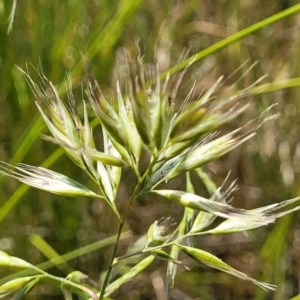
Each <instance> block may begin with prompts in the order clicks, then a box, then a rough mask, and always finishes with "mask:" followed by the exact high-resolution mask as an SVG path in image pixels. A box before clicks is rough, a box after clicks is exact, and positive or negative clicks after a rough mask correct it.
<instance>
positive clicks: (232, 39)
mask: <svg viewBox="0 0 300 300" xmlns="http://www.w3.org/2000/svg"><path fill="white" fill-rule="evenodd" d="M299 11H300V4H297V5H294V6H292V7H290V8H288V9H286V10H283V11H281V12H279V13H277V14H275V15H272V16H271V17H269V18H266V19H264V20H262V21H259V22H257V23H255V24H253V25H251V26H249V27H247V28H245V29H242V30H240V31H238V32H236V33H234V34H232V35H230V36H229V37H227V38H225V39H222V40H221V41H219V42H217V43H215V44H213V45H212V46H210V47H207V48H206V49H204V50H202V51H200V52H198V53H197V54H194V55H193V56H191V57H189V58H187V59H186V60H184V61H183V62H181V63H180V64H179V65H177V66H174V67H172V68H170V69H169V70H167V71H166V72H164V73H163V74H162V75H161V79H165V78H166V77H167V75H168V74H175V73H177V72H179V71H180V70H183V69H184V68H185V67H186V66H188V65H189V64H194V63H195V62H198V61H199V60H201V59H203V58H205V57H207V56H208V55H210V54H212V53H214V52H216V51H219V50H221V49H223V48H225V47H227V46H229V45H230V44H233V43H236V42H238V41H239V40H241V39H243V38H245V37H246V36H248V35H250V34H252V33H253V32H255V31H257V30H259V29H262V28H264V27H266V26H268V25H271V24H273V23H276V22H278V21H280V20H283V19H285V18H288V17H290V16H292V15H294V14H296V13H298V12H299Z"/></svg>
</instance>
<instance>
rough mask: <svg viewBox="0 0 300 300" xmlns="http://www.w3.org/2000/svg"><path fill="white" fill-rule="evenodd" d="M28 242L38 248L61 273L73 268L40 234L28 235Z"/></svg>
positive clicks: (66, 272) (68, 271)
mask: <svg viewBox="0 0 300 300" xmlns="http://www.w3.org/2000/svg"><path fill="white" fill-rule="evenodd" d="M29 240H30V242H31V243H32V244H33V245H34V246H35V247H36V248H37V249H39V250H40V251H41V252H42V253H43V254H44V255H45V256H46V257H47V258H48V259H49V260H50V261H51V262H53V263H54V264H55V266H56V267H57V268H58V269H60V270H61V271H62V272H63V273H65V274H68V273H70V272H71V271H72V270H73V269H72V268H71V267H70V266H69V265H68V264H67V263H66V261H65V260H63V259H62V258H61V255H60V254H58V253H57V252H56V251H55V250H54V249H53V248H52V247H51V246H50V245H49V244H48V243H47V242H46V241H45V240H44V239H43V238H42V237H41V236H39V235H37V234H32V235H31V236H30V237H29Z"/></svg>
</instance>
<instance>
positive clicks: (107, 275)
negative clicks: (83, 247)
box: [99, 181, 142, 300]
mask: <svg viewBox="0 0 300 300" xmlns="http://www.w3.org/2000/svg"><path fill="white" fill-rule="evenodd" d="M141 184H142V181H139V182H138V183H137V185H136V187H135V189H134V191H133V193H132V196H131V198H130V200H129V203H128V204H127V207H126V209H125V212H124V214H123V216H122V218H121V220H120V224H119V228H118V233H117V237H116V242H115V245H114V249H113V253H112V256H111V259H110V261H109V265H108V267H107V271H106V275H105V278H104V282H103V285H102V288H101V292H100V296H99V300H102V299H103V297H104V293H105V289H106V287H107V285H108V282H109V279H110V274H111V271H112V268H113V266H114V260H115V258H116V254H117V250H118V246H119V242H120V237H121V234H122V230H123V227H124V224H125V220H126V218H127V215H128V212H129V210H130V207H131V205H132V203H133V201H134V199H135V198H136V196H137V191H138V190H139V188H140V186H141Z"/></svg>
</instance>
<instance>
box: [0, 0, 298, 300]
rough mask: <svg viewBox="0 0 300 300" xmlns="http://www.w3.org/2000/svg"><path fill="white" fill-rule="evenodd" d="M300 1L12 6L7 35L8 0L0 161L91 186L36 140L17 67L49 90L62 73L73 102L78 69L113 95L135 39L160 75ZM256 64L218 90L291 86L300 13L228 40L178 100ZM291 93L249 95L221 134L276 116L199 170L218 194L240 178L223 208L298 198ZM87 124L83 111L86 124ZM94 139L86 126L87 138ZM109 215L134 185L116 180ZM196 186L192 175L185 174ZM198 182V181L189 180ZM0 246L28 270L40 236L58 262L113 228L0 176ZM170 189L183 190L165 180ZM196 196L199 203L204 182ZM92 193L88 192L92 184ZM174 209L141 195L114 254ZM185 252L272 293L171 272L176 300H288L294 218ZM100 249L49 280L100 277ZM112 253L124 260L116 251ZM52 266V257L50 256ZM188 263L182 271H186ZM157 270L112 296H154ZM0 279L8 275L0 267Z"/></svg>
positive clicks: (99, 209) (100, 208)
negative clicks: (120, 58) (258, 83)
mask: <svg viewBox="0 0 300 300" xmlns="http://www.w3.org/2000/svg"><path fill="white" fill-rule="evenodd" d="M297 3H298V1H289V0H282V1H279V0H276V1H258V0H257V1H252V0H251V1H250V0H243V1H237V0H232V1H225V0H219V1H199V0H197V1H195V0H190V1H186V0H177V1H175V0H173V1H160V0H148V1H141V0H127V1H114V0H98V1H97V0H91V1H79V0H65V1H58V0H51V1H48V0H36V1H30V0H27V1H26V0H23V1H18V3H17V6H16V10H15V16H14V23H13V29H12V31H11V32H10V33H9V34H7V30H8V18H9V14H10V11H11V8H12V1H8V0H0V111H1V115H0V160H2V161H5V162H9V163H17V162H23V163H28V164H33V165H41V164H44V165H45V166H50V168H51V169H53V170H55V171H58V172H61V173H64V174H66V175H67V176H70V177H72V178H74V179H76V180H77V181H79V182H82V183H84V184H86V185H87V186H89V185H90V186H91V183H90V182H89V181H88V178H87V177H85V175H84V174H83V173H82V172H81V170H79V169H78V168H77V167H76V166H74V165H73V164H72V163H71V162H70V160H69V159H68V158H67V157H66V156H65V155H64V154H63V155H62V154H61V151H60V150H57V146H55V145H52V144H50V143H49V142H46V141H44V140H42V139H41V138H40V134H41V133H46V129H45V126H44V124H43V122H42V121H41V120H40V118H39V115H38V112H37V109H36V106H35V104H34V96H33V94H32V92H31V91H30V89H29V88H28V86H27V84H26V82H25V80H24V78H23V76H22V74H21V72H20V71H18V69H17V68H16V66H19V67H21V68H23V69H26V68H27V67H28V69H29V72H30V74H31V75H32V76H33V77H34V78H36V74H35V71H34V70H33V68H32V67H31V64H32V65H33V66H34V67H36V66H37V65H38V64H39V63H41V65H42V67H43V70H44V73H45V75H46V76H47V77H48V78H49V79H50V80H51V81H52V82H53V84H55V85H59V84H62V83H64V81H65V80H66V78H67V74H68V73H69V72H71V74H72V77H73V78H74V83H73V85H74V93H75V95H76V96H77V100H78V105H79V106H80V105H81V98H82V94H83V92H82V86H81V82H82V81H83V80H84V77H83V75H84V67H85V62H86V61H88V62H89V64H90V67H91V69H92V72H93V74H94V76H95V78H96V79H97V81H98V82H99V83H100V86H101V88H102V90H103V92H104V94H106V95H112V93H113V92H114V90H115V86H116V78H117V77H116V66H117V65H116V52H117V51H118V49H120V47H126V48H127V49H129V50H130V51H133V52H134V51H135V50H134V49H136V44H137V43H138V44H139V46H140V48H141V52H142V54H144V55H145V58H146V61H148V62H152V61H153V60H154V57H156V58H157V61H158V62H159V64H160V67H161V69H162V70H167V69H168V68H170V67H172V66H174V65H175V64H176V62H177V61H178V59H179V57H180V55H181V54H182V52H183V51H184V50H185V49H190V54H193V53H197V52H199V51H200V50H202V49H205V48H206V47H208V46H210V45H212V44H214V43H216V42H217V41H220V40H222V39H223V38H225V37H227V36H229V35H230V34H232V33H234V32H237V31H239V30H241V29H243V28H245V27H247V26H249V25H251V24H254V23H256V22H258V21H259V20H262V19H264V18H266V17H268V16H271V15H273V14H275V13H277V12H280V11H282V10H284V9H287V8H288V7H290V6H292V5H295V4H297ZM247 60H249V63H248V66H249V65H250V64H252V63H254V62H255V61H258V64H257V65H256V67H255V68H253V69H252V70H251V71H250V72H249V73H248V74H247V75H246V76H245V77H243V78H242V79H241V80H240V81H238V82H237V79H239V77H240V76H241V75H242V74H243V72H244V71H245V68H244V69H242V70H240V71H238V72H237V74H235V75H234V76H233V77H231V78H229V79H228V85H231V84H235V87H236V88H245V87H247V86H249V85H250V84H251V83H253V82H254V81H255V80H257V79H258V78H259V77H260V76H262V75H264V74H268V75H269V76H268V77H267V79H265V80H264V82H265V83H267V82H273V81H278V80H284V79H288V78H293V77H300V65H299V62H300V14H298V15H294V16H292V17H290V18H288V19H285V20H282V21H280V22H278V23H276V24H273V25H271V26H268V27H265V28H263V29H262V30H260V31H257V32H255V34H252V35H250V36H248V37H246V38H245V39H244V40H242V41H241V42H239V43H235V44H232V45H230V46H228V47H226V48H225V49H223V50H221V51H219V52H216V53H215V54H213V55H210V56H208V57H206V58H205V59H204V60H202V61H199V62H197V63H195V64H194V65H193V66H192V67H191V69H190V70H189V71H188V73H187V75H186V76H185V79H184V82H183V85H182V88H181V90H180V91H179V98H180V97H182V98H183V97H184V95H185V94H186V93H187V92H188V90H189V88H191V86H192V84H193V83H194V81H196V82H197V85H196V87H197V88H196V95H197V94H199V93H200V92H201V91H202V90H203V89H207V88H208V87H209V86H211V84H212V83H213V82H215V80H216V79H217V78H218V77H219V76H221V75H225V77H226V78H227V77H228V76H229V75H230V74H231V73H232V72H234V71H235V70H236V69H237V68H238V67H239V66H240V65H242V64H243V63H244V62H246V61H247ZM299 93H300V89H299V88H293V89H287V90H283V91H278V92H275V93H267V94H262V95H260V96H255V97H254V99H253V106H252V108H253V109H251V110H250V111H249V113H247V114H245V115H244V116H243V117H241V118H240V119H238V120H236V123H235V124H230V125H229V127H230V128H231V129H234V128H235V127H238V126H240V124H243V123H245V121H247V120H249V119H250V118H251V117H254V116H255V115H256V114H257V111H261V110H262V109H264V108H266V107H267V106H269V105H270V104H272V103H278V105H277V106H276V111H277V112H281V117H280V118H279V119H277V120H276V121H275V122H269V123H267V124H266V125H264V126H263V127H262V128H260V129H259V133H258V135H257V136H256V137H254V138H253V139H252V140H251V141H249V142H247V143H246V144H245V145H244V146H243V147H241V148H239V149H238V150H235V151H234V152H232V153H231V154H229V155H227V156H226V157H224V158H223V159H222V160H219V161H217V162H214V163H211V164H210V165H208V166H207V168H206V171H207V172H208V173H209V174H210V175H211V177H212V178H213V179H214V180H215V181H216V182H217V183H218V184H220V183H221V182H222V180H223V179H224V178H225V176H226V174H227V173H228V171H229V170H232V173H231V178H232V179H234V178H239V187H240V189H239V191H238V192H237V193H236V197H235V199H234V200H233V205H235V206H238V207H242V208H247V209H251V208H255V207H259V206H263V205H267V204H271V203H274V202H280V201H282V200H285V199H288V198H292V197H295V196H296V195H299V194H300V189H299V183H300V179H299V173H300V114H299V109H300V108H299V106H300V104H299ZM91 117H92V114H91ZM95 135H97V128H95ZM123 175H124V176H123V178H124V181H123V182H124V184H123V185H122V186H121V191H120V195H121V197H120V202H119V207H120V209H121V210H122V205H123V206H124V203H125V202H126V197H127V196H128V195H130V192H131V191H132V190H131V185H132V184H133V183H132V181H133V178H134V177H133V175H132V174H131V173H130V172H129V171H125V172H124V174H123ZM194 179H195V178H194ZM195 180H196V179H195ZM0 184H1V185H0V203H1V204H0V205H1V208H0V228H1V231H0V232H1V234H0V249H1V250H4V251H7V252H8V253H9V254H11V255H14V256H18V257H21V258H23V259H26V260H28V261H30V262H31V263H33V264H38V263H41V262H43V261H46V260H47V259H48V258H47V257H46V256H47V255H46V256H45V253H42V252H41V251H40V250H42V248H43V249H45V247H43V246H42V243H41V241H40V240H39V239H38V238H37V236H40V237H42V238H43V239H44V240H45V241H46V242H47V243H49V244H50V245H51V246H52V247H53V248H54V249H55V250H56V251H57V252H58V253H59V254H65V253H68V252H70V251H72V250H76V249H78V248H80V247H83V246H88V245H90V244H92V243H94V242H96V241H99V240H102V239H104V238H106V237H110V236H111V235H113V234H115V233H116V228H117V224H116V219H115V217H114V216H113V214H111V213H110V212H109V210H108V208H107V207H106V205H105V204H103V203H102V202H99V200H94V201H93V200H87V199H73V198H62V197H59V196H55V195H50V194H47V193H46V192H42V191H38V190H34V189H26V188H25V187H24V186H20V185H19V183H18V182H16V181H15V180H11V179H6V178H3V177H0ZM170 184H171V186H178V185H180V184H181V183H180V180H179V179H176V180H174V182H173V183H170ZM195 185H196V187H197V192H198V193H199V194H201V195H204V196H205V195H207V192H206V191H205V189H204V187H203V185H202V183H201V182H196V183H195ZM91 188H92V186H91ZM181 213H182V211H181V209H180V208H178V207H176V206H174V205H171V204H170V202H168V201H167V200H160V201H159V202H158V201H156V199H155V198H152V199H151V198H148V199H144V200H142V201H141V202H139V203H136V205H135V206H134V208H133V211H132V213H131V214H130V216H129V220H128V221H129V222H128V227H127V229H130V230H132V232H133V235H132V237H131V238H130V239H126V240H124V241H123V242H122V247H121V250H120V254H124V251H126V249H127V247H128V245H131V244H133V243H134V242H135V241H136V240H137V239H138V237H139V236H140V235H142V234H144V233H145V232H146V230H147V227H148V226H149V225H150V224H151V223H152V222H153V221H154V220H157V219H159V218H160V217H162V216H169V215H171V216H172V217H173V218H174V219H175V220H176V219H179V218H180V216H181ZM194 242H195V244H196V245H198V246H199V247H201V248H203V249H205V250H207V251H210V252H211V253H213V254H215V255H217V256H218V257H220V258H221V259H223V260H224V261H225V262H227V263H228V264H231V265H232V266H233V267H235V268H237V269H239V270H241V271H242V272H244V273H246V274H248V275H249V276H252V277H254V278H256V279H259V280H264V281H267V282H271V283H275V284H277V285H278V289H277V291H276V292H274V293H266V292H264V291H262V290H259V288H257V287H256V286H254V285H251V284H249V283H247V282H242V281H241V280H239V279H236V278H234V277H232V276H230V275H226V274H222V273H220V272H216V271H212V270H211V269H207V268H204V267H196V266H194V267H192V269H191V271H190V272H183V270H179V274H178V278H177V280H176V283H175V288H174V289H173V290H172V292H171V295H172V297H173V299H189V298H188V296H189V297H190V299H205V300H210V299H290V298H292V297H293V296H296V295H297V294H299V289H300V225H299V213H294V214H291V215H289V216H287V217H284V218H283V219H280V220H279V221H277V222H276V224H275V225H272V226H268V227H267V228H262V229H257V230H255V231H252V232H249V233H247V234H235V235H228V236H212V237H210V236H207V237H201V238H199V239H198V238H195V241H194ZM110 251H111V248H110V247H109V246H107V247H105V248H103V249H100V250H95V251H90V252H88V253H86V254H84V255H81V256H79V257H78V258H76V259H73V260H71V261H69V262H68V263H67V264H65V265H63V266H62V267H61V268H60V269H59V268H53V269H52V270H51V272H53V273H54V274H56V275H61V276H66V274H68V273H69V272H70V271H71V270H73V269H78V270H80V271H82V272H84V273H86V274H88V275H89V276H90V277H91V278H92V279H93V280H95V281H98V280H99V274H100V273H101V272H102V271H104V270H105V267H106V264H107V259H108V258H109V256H110ZM122 251H123V252H122ZM48 256H49V255H48ZM187 264H190V265H191V266H193V265H192V264H191V262H189V261H187ZM162 265H163V264H162V263H158V264H156V265H155V266H154V267H153V268H151V269H149V270H148V272H146V273H145V274H142V275H141V276H139V277H138V278H137V279H136V280H134V281H133V282H131V283H130V284H126V285H125V286H124V287H122V288H121V290H120V291H119V293H117V294H116V295H115V299H164V298H160V296H159V295H160V293H159V292H160V290H159V287H158V286H157V284H156V282H157V281H155V280H157V279H163V278H164V276H165V266H166V265H163V266H162ZM0 275H1V278H2V277H4V276H6V275H8V273H7V272H6V270H0ZM26 299H62V296H60V295H59V291H57V290H52V289H51V288H50V287H49V286H41V287H40V288H37V289H35V290H34V291H33V292H32V293H31V294H30V296H28V297H27V298H26Z"/></svg>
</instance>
